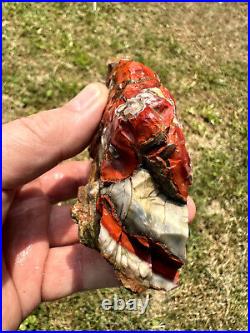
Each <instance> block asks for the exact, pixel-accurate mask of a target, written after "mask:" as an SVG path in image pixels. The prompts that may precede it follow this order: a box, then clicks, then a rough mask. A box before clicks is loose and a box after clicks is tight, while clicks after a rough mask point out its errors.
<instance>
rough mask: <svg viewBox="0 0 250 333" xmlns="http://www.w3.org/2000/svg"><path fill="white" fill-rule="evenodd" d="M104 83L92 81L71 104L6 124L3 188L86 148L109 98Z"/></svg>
mask: <svg viewBox="0 0 250 333" xmlns="http://www.w3.org/2000/svg"><path fill="white" fill-rule="evenodd" d="M107 94H108V93H107V89H106V87H105V86H104V85H102V84H97V83H95V84H90V85H89V86H87V87H86V88H85V89H84V90H82V91H81V92H80V93H79V94H78V95H77V96H76V97H74V98H73V99H72V100H71V101H70V102H69V103H67V104H65V105H64V106H63V107H60V108H58V109H54V110H50V111H44V112H39V113H37V114H35V115H32V116H30V117H26V118H21V119H18V120H15V121H13V122H10V123H8V124H6V125H4V126H3V156H4V159H3V170H2V176H3V184H2V185H3V189H12V188H14V187H17V186H19V185H22V184H24V183H25V182H28V181H30V180H32V179H34V178H36V177H38V176H40V175H41V174H43V173H44V172H46V171H47V170H49V169H51V168H52V167H54V166H55V165H56V164H58V163H59V162H60V161H62V160H65V159H67V158H69V157H71V156H73V155H75V154H77V153H79V152H80V151H81V150H82V149H84V147H86V146H87V145H88V143H89V141H90V139H91V137H92V135H93V133H94V131H95V129H96V127H97V125H98V123H99V121H100V119H101V116H102V111H103V109H104V107H105V104H106V101H107Z"/></svg>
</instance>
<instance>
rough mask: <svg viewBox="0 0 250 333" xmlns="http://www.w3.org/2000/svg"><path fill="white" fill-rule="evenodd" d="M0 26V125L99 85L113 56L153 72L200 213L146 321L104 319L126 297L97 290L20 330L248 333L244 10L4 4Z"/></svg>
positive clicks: (235, 6)
mask: <svg viewBox="0 0 250 333" xmlns="http://www.w3.org/2000/svg"><path fill="white" fill-rule="evenodd" d="M2 24H3V37H2V38H3V67H2V68H3V121H4V122H6V121H11V120H13V119H15V118H18V117H21V116H25V115H30V114H33V113H35V112H37V111H40V110H43V109H49V108H53V107H57V106H59V105H61V104H63V103H64V102H65V101H67V100H68V99H70V98H71V97H73V96H74V95H75V94H77V92H79V90H80V89H81V88H83V87H84V86H85V85H86V84H87V83H89V82H92V81H101V82H104V81H105V73H106V62H107V60H108V59H109V58H110V57H113V56H120V55H124V54H125V55H128V56H131V57H132V58H133V59H135V60H138V61H142V62H144V63H145V64H146V65H148V66H151V67H152V69H154V70H155V71H156V72H157V73H158V74H159V76H160V78H161V80H162V82H163V83H164V84H165V85H166V86H167V87H168V88H169V90H170V91H171V92H172V94H173V95H174V97H175V99H176V100H177V108H178V113H179V116H180V118H181V119H182V122H183V125H184V132H185V135H186V138H187V144H188V148H189V150H190V154H191V158H192V163H193V179H194V182H193V186H192V189H191V195H192V196H193V198H194V200H195V202H196V205H197V216H196V218H195V221H194V222H193V224H192V226H191V231H190V239H189V243H188V248H187V254H188V263H187V265H186V266H185V267H184V268H183V269H182V272H181V283H180V287H179V288H178V289H175V290H174V291H172V292H170V293H168V294H165V293H164V292H159V291H150V292H149V294H150V302H149V307H148V310H147V312H146V314H144V315H140V314H139V313H138V312H129V311H125V313H124V312H118V311H109V312H106V311H104V310H102V308H101V306H100V305H101V300H102V299H103V298H104V297H106V298H112V296H113V294H114V293H116V294H117V295H118V296H120V297H123V298H124V299H129V298H133V297H135V296H134V295H133V294H131V293H130V292H129V291H127V290H125V289H124V288H120V289H105V290H97V291H89V292H85V293H78V294H76V295H73V296H71V297H67V298H64V299H61V300H59V301H56V302H50V303H49V302H48V303H43V304H42V305H40V306H39V308H38V309H36V310H35V311H34V312H33V313H32V314H31V315H30V316H29V317H28V318H27V319H26V320H25V321H24V322H23V323H22V324H21V326H20V329H21V330H35V329H40V330H67V329H71V330H82V329H96V330H98V329H110V330H114V329H155V330H157V329H161V330H188V329H189V330H201V329H203V330H204V329H207V330H219V329H220V330H221V329H224V330H229V329H230V330H246V329H247V60H248V59H247V54H248V51H247V45H248V44H247V4H244V3H231V4H229V3H181V4H180V3H179V4H177V3H158V4H152V3H147V4H146V3H105V4H101V3H98V4H97V10H96V11H94V10H93V4H91V3H84V4H83V3H81V4H80V3H53V4H51V3H40V4H39V3H37V4H35V3H32V4H28V3H26V4H24V3H12V4H7V3H5V4H3V22H2ZM72 130H73V129H72ZM78 158H79V157H78Z"/></svg>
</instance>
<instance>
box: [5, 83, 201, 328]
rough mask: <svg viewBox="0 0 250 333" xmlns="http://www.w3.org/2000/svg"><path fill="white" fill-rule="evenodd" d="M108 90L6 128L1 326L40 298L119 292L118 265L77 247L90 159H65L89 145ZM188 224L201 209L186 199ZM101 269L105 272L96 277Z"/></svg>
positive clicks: (92, 88) (14, 322) (90, 91)
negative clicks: (76, 208) (75, 207)
mask: <svg viewBox="0 0 250 333" xmlns="http://www.w3.org/2000/svg"><path fill="white" fill-rule="evenodd" d="M107 96H108V91H107V89H106V87H105V86H104V85H101V84H99V83H93V84H90V85H88V86H87V87H86V88H85V89H84V90H82V91H81V92H80V93H79V94H78V95H77V96H76V97H74V98H73V99H72V100H71V101H70V102H68V103H66V104H65V105H64V106H62V107H59V108H57V109H53V110H49V111H44V112H40V113H37V114H36V115H32V116H30V117H26V118H21V119H18V120H15V121H13V122H10V123H8V124H5V125H4V126H3V146H2V147H3V171H2V177H3V178H2V210H3V213H2V220H3V284H2V293H3V302H2V318H3V322H2V327H3V329H5V330H13V329H16V328H18V326H19V324H20V323H21V321H22V320H23V319H24V318H25V317H27V316H28V315H29V314H30V312H31V311H32V310H34V309H35V308H36V307H37V306H38V305H39V304H40V303H41V302H42V301H45V300H50V301H51V300H56V299H58V298H61V297H64V296H67V295H71V294H72V293H74V292H77V291H80V290H88V289H96V288H103V287H116V286H119V282H118V281H117V280H116V278H115V275H114V272H113V269H112V267H111V266H110V265H109V264H108V263H107V262H106V261H105V260H104V259H103V258H102V257H101V256H100V255H99V254H98V253H97V252H96V251H94V250H91V249H89V248H86V247H84V246H83V245H80V244H79V243H78V234H77V226H76V225H75V224H74V223H73V221H72V220H71V217H70V206H69V205H66V204H65V205H57V203H58V202H61V201H64V200H67V199H70V198H74V197H76V195H77V189H78V187H79V186H81V185H84V184H86V183H87V181H88V176H89V172H90V168H91V162H90V161H82V162H76V161H67V162H63V163H61V162H62V161H64V160H66V159H69V158H71V157H73V156H75V155H76V154H78V153H79V152H81V151H82V150H83V149H84V148H85V147H87V145H88V144H89V142H90V140H91V138H92V136H93V134H94V132H95V130H96V128H97V126H98V124H99V122H100V120H101V116H102V112H103V109H104V107H105V104H106V102H107ZM188 208H189V220H190V221H191V220H192V219H193V218H194V216H195V205H194V203H193V201H192V199H191V198H189V200H188ZM96 272H101V274H96Z"/></svg>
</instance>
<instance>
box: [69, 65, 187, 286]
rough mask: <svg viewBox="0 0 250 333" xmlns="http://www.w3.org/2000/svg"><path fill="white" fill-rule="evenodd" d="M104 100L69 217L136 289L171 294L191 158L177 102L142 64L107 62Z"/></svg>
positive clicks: (181, 257) (181, 250)
mask: <svg viewBox="0 0 250 333" xmlns="http://www.w3.org/2000/svg"><path fill="white" fill-rule="evenodd" d="M107 86H108V88H109V99H108V103H107V105H106V108H105V111H104V114H103V117H102V120H101V124H100V126H99V129H98V131H97V133H96V135H95V137H94V139H93V141H92V143H91V145H90V155H91V157H92V158H93V159H94V162H95V163H94V164H95V165H94V167H93V169H92V175H91V179H90V182H89V184H88V185H87V186H86V187H81V188H80V189H79V195H78V202H77V203H76V204H75V205H74V207H73V209H72V216H73V218H74V219H75V220H76V222H77V223H78V225H79V237H80V241H81V242H82V243H83V244H85V245H87V246H89V247H92V248H95V249H97V250H98V251H100V253H101V254H102V255H103V256H104V257H105V258H106V259H107V260H108V261H109V262H110V263H111V264H112V265H113V266H114V269H115V271H116V274H117V277H118V278H119V279H120V280H121V282H122V283H123V285H124V286H125V287H127V288H130V289H131V290H133V291H135V292H140V291H143V290H145V289H147V288H154V289H163V290H170V289H172V288H173V287H175V286H176V285H177V282H178V269H179V268H180V267H181V266H182V265H183V263H184V262H185V258H186V241H187V238H188V233H189V231H188V212H187V205H186V202H187V196H188V188H189V186H190V185H191V167H190V159H189V155H188V153H187V150H186V147H185V139H184V135H183V132H182V127H181V125H180V123H179V122H178V120H177V116H176V105H175V101H174V99H173V97H172V96H171V95H170V93H169V91H168V90H167V89H166V88H165V87H163V86H162V85H161V83H160V79H159V78H158V76H157V75H156V74H155V73H154V72H153V71H152V70H151V69H149V68H148V67H146V66H144V65H143V64H141V63H138V62H135V61H132V60H128V59H120V60H118V61H116V62H113V63H110V64H109V69H108V78H107Z"/></svg>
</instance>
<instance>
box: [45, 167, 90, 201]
mask: <svg viewBox="0 0 250 333" xmlns="http://www.w3.org/2000/svg"><path fill="white" fill-rule="evenodd" d="M90 168H91V162H90V161H83V162H77V161H72V162H66V163H63V164H60V165H58V166H56V167H55V168H53V169H52V170H50V171H48V172H46V173H45V174H44V175H42V176H41V177H39V185H40V188H41V190H42V192H43V193H44V194H45V195H46V196H47V197H48V199H49V201H50V202H51V203H56V202H59V201H63V200H68V199H71V198H74V197H76V195H77V191H78V187H79V186H82V185H86V184H87V182H88V177H89V172H90Z"/></svg>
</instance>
